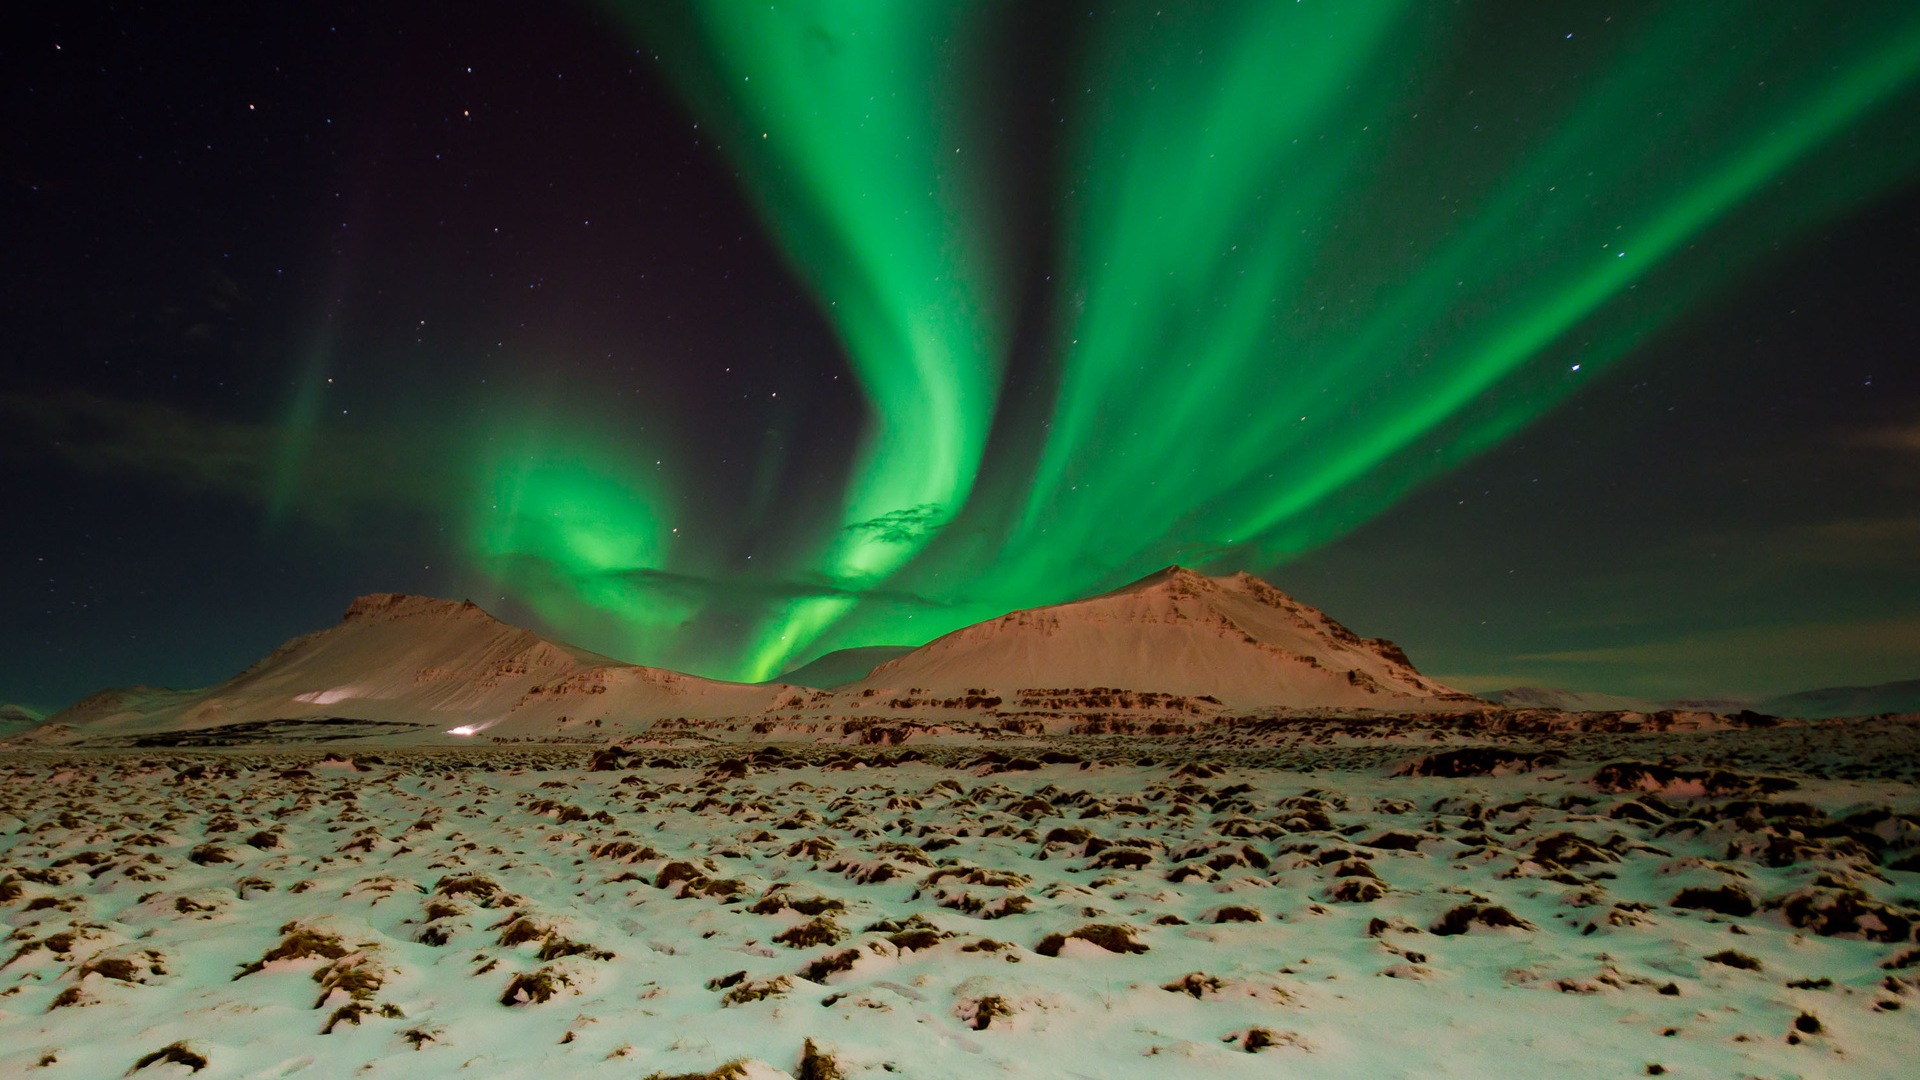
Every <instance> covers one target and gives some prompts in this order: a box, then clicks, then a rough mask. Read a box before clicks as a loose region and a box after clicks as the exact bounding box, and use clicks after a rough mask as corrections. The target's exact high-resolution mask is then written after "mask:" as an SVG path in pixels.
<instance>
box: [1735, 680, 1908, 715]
mask: <svg viewBox="0 0 1920 1080" xmlns="http://www.w3.org/2000/svg"><path fill="white" fill-rule="evenodd" d="M1753 708H1754V711H1756V712H1763V713H1767V714H1769V715H1772V716H1793V717H1799V718H1802V719H1808V720H1817V719H1826V718H1829V717H1835V716H1876V715H1878V714H1880V713H1920V679H1907V680H1904V681H1902V682H1890V683H1880V684H1879V685H1877V686H1829V687H1826V688H1824V689H1820V690H1802V691H1800V692H1799V693H1796V694H1782V695H1780V696H1779V697H1771V698H1767V699H1766V700H1765V701H1762V702H1760V703H1759V704H1758V705H1755V706H1754V707H1753Z"/></svg>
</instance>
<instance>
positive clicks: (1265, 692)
mask: <svg viewBox="0 0 1920 1080" xmlns="http://www.w3.org/2000/svg"><path fill="white" fill-rule="evenodd" d="M1091 688H1113V689H1117V690H1127V691H1151V692H1155V693H1163V694H1177V695H1184V696H1189V697H1193V698H1202V697H1210V698H1212V699H1214V700H1217V701H1218V702H1219V703H1220V705H1222V706H1224V707H1225V708H1227V709H1232V710H1258V709H1269V708H1291V709H1316V708H1370V709H1417V708H1422V707H1426V706H1428V705H1433V704H1439V703H1443V702H1444V703H1448V704H1452V705H1457V704H1461V703H1471V702H1473V701H1474V700H1476V699H1474V698H1473V697H1472V695H1469V694H1465V693H1462V692H1460V691H1457V690H1454V689H1452V688H1451V687H1447V686H1443V685H1441V684H1439V683H1437V682H1435V681H1433V680H1432V679H1429V678H1427V677H1426V676H1424V675H1422V674H1420V673H1419V672H1418V671H1416V670H1414V667H1413V664H1412V663H1411V662H1410V661H1408V659H1407V657H1406V654H1405V653H1403V652H1402V651H1401V650H1400V647H1399V646H1397V645H1395V644H1394V643H1393V642H1391V641H1387V640H1385V639H1383V638H1362V637H1360V636H1359V635H1358V634H1355V633H1354V632H1353V631H1351V630H1348V629H1347V628H1346V627H1344V626H1342V625H1340V624H1339V623H1338V622H1335V621H1334V620H1333V619H1331V618H1329V617H1328V616H1327V615H1326V614H1324V613H1322V612H1320V611H1318V610H1316V609H1314V608H1312V607H1309V606H1307V605H1306V604H1302V603H1300V602H1299V601H1297V600H1294V599H1293V598H1291V597H1289V596H1287V595H1286V594H1285V593H1282V592H1281V591H1280V590H1278V589H1276V588H1274V587H1273V586H1271V585H1269V584H1267V583H1266V582H1264V581H1261V580H1260V579H1259V578H1256V577H1253V576H1252V575H1250V574H1246V573H1239V574H1234V575H1232V576H1229V577H1208V576H1206V575H1203V574H1200V573H1197V572H1195V571H1192V570H1188V569H1185V568H1182V567H1178V566H1170V567H1168V568H1166V569H1164V570H1161V571H1159V572H1157V573H1154V574H1151V575H1148V576H1147V577H1144V578H1141V579H1140V580H1139V581H1136V582H1134V583H1133V584H1131V585H1127V586H1125V587H1123V588H1120V589H1116V590H1114V591H1113V592H1110V593H1106V594H1103V595H1101V596H1095V597H1092V598H1090V599H1086V600H1078V601H1074V602H1071V603H1065V604H1055V605H1051V606H1048V607H1039V608H1031V609H1028V610H1024V611H1015V612H1012V613H1011V614H1007V615H1003V616H1001V617H1000V618H997V619H991V620H989V621H987V622H982V623H976V624H974V625H972V626H968V627H965V628H963V629H960V630H955V631H954V632H952V633H950V634H947V635H946V636H944V637H941V638H937V639H935V640H934V641H931V642H929V643H927V644H926V645H923V646H921V647H920V648H918V649H915V650H914V651H912V652H910V653H908V654H906V655H905V656H902V657H899V658H898V659H895V660H891V661H888V662H887V663H885V664H882V665H880V666H879V667H878V668H876V669H874V671H873V672H872V673H871V674H870V675H868V676H867V677H866V678H865V679H862V680H860V681H859V682H856V683H854V684H852V685H851V686H849V687H846V688H845V689H843V690H842V691H841V694H842V696H849V695H851V696H854V697H867V698H872V697H878V696H882V695H908V696H909V697H911V698H914V699H929V698H942V699H955V698H958V699H961V700H965V699H967V698H969V697H972V698H980V697H991V696H998V697H1001V698H1003V699H1005V700H1007V701H1012V700H1013V699H1014V698H1016V697H1026V698H1033V697H1035V695H1033V694H1031V693H1026V694H1023V693H1022V692H1023V691H1033V690H1067V689H1074V690H1085V689H1091Z"/></svg>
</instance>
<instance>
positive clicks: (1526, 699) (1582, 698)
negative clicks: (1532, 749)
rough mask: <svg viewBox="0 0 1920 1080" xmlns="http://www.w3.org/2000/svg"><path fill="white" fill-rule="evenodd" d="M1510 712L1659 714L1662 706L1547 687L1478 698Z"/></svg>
mask: <svg viewBox="0 0 1920 1080" xmlns="http://www.w3.org/2000/svg"><path fill="white" fill-rule="evenodd" d="M1480 696H1481V697H1483V698H1486V699H1487V700H1488V701H1492V702H1496V703H1498V704H1501V705H1505V706H1506V707H1507V708H1509V709H1559V710H1561V711H1563V712H1658V711H1660V710H1661V709H1665V708H1670V707H1671V706H1669V705H1667V704H1666V703H1664V702H1659V701H1652V700H1649V699H1646V698H1635V697H1622V696H1621V695H1619V694H1604V693H1600V692H1599V691H1595V690H1562V689H1559V688H1558V687H1550V686H1515V687H1510V688H1508V689H1506V690H1489V691H1487V692H1486V693H1484V694H1481V695H1480Z"/></svg>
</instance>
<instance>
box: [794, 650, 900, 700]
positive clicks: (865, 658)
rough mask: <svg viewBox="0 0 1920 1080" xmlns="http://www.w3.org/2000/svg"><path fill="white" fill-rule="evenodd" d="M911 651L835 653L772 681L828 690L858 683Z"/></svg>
mask: <svg viewBox="0 0 1920 1080" xmlns="http://www.w3.org/2000/svg"><path fill="white" fill-rule="evenodd" d="M913 649H914V647H913V646H912V645H863V646H861V647H859V648H855V649H836V650H834V651H833V652H830V653H827V654H826V655H825V656H822V657H819V658H818V659H816V660H813V661H810V662H808V663H805V664H802V665H800V666H799V667H797V668H794V669H793V670H792V671H789V672H787V673H785V674H783V675H781V676H779V677H778V678H776V679H775V680H774V681H775V682H782V683H786V684H788V685H789V686H806V687H812V688H813V689H816V690H832V689H834V688H836V687H841V686H845V685H847V684H848V683H851V682H858V681H859V680H860V679H862V678H864V677H866V676H867V675H868V674H869V673H871V672H872V671H873V669H874V668H877V667H879V666H880V665H881V664H884V663H886V662H887V661H889V660H892V659H894V658H896V657H900V656H905V655H906V654H908V653H910V652H912V651H913Z"/></svg>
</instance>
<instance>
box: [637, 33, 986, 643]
mask: <svg viewBox="0 0 1920 1080" xmlns="http://www.w3.org/2000/svg"><path fill="white" fill-rule="evenodd" d="M624 10H627V11H628V12H629V13H630V14H632V16H633V17H634V18H635V19H637V20H638V21H639V22H640V23H641V25H642V26H643V27H650V28H651V29H652V30H653V32H654V34H655V36H656V37H662V36H664V37H665V38H666V39H667V40H668V41H669V42H670V43H671V45H670V47H669V48H668V49H667V50H665V52H666V59H667V60H668V62H669V64H670V67H671V68H672V70H673V71H674V73H675V74H676V76H677V78H678V80H679V82H680V84H681V86H682V88H683V90H684V91H685V92H686V94H687V95H688V97H689V98H690V99H691V100H692V101H693V102H694V103H695V104H696V105H697V106H698V107H699V109H700V111H701V114H702V116H703V117H705V118H710V119H712V120H714V121H715V122H716V123H717V124H718V126H719V128H720V131H721V133H722V139H723V142H722V149H723V151H724V152H726V153H727V154H728V155H729V156H730V157H731V158H732V159H733V160H735V161H736V162H738V163H739V164H740V166H741V168H742V170H743V175H744V178H745V179H746V181H747V185H748V189H749V191H750V192H751V194H752V195H753V197H754V198H755V199H756V200H757V201H758V203H759V205H760V208H761V210H762V212H763V214H764V215H765V217H766V218H767V220H768V221H769V222H770V224H771V225H772V227H773V229H774V231H775V233H776V234H777V235H778V237H779V239H780V241H781V243H782V245H783V246H784V248H785V250H786V254H787V256H788V258H789V260H790V261H791V262H792V264H793V266H794V267H795V269H796V270H797V271H798V272H799V273H800V274H801V275H802V276H804V277H805V278H806V279H807V280H808V281H809V282H810V283H811V284H812V286H813V289H814V292H815V295H816V296H817V297H818V299H819V300H820V302H821V304H822V306H823V307H824V308H825V309H826V311H827V313H828V315H829V316H830V318H831V319H832V320H833V324H834V326H835V328H836V330H837V331H838V333H839V335H840V338H841V341H842V344H843V345H844V347H845V350H846V354H847V356H848V358H849V360H850V362H851V364H852V366H853V369H854V371H855V373H856V374H857V375H858V376H859V379H860V383H861V387H862V388H863V390H864V391H865V394H866V397H867V401H868V403H869V405H870V406H871V408H872V418H873V419H872V426H871V427H870V429H869V430H868V431H867V432H866V433H865V438H864V440H863V442H862V445H861V448H860V452H859V454H858V456H857V459H856V462H855V466H854V472H853V476H852V478H851V481H850V483H849V485H848V488H847V491H846V496H845V503H844V506H843V509H842V513H841V515H840V518H841V520H840V528H839V529H838V530H836V531H835V532H834V533H833V534H832V536H831V537H830V538H828V539H826V541H825V542H824V544H823V549H822V550H821V551H820V552H819V553H818V555H817V556H816V558H815V560H814V565H813V566H811V567H809V568H807V569H808V570H809V571H810V572H811V573H813V574H815V575H817V576H820V577H823V578H825V579H826V580H828V581H829V582H831V583H833V584H834V585H836V586H840V587H848V588H854V587H861V586H865V585H870V584H873V583H875V582H877V581H879V580H880V579H882V578H884V577H886V576H887V575H889V574H891V573H892V572H894V571H895V570H897V569H898V568H899V567H900V566H902V565H903V564H905V563H906V562H907V561H908V560H910V559H911V558H912V557H913V556H914V555H915V554H916V553H917V552H919V551H920V550H921V549H922V548H923V547H924V546H925V544H926V542H927V539H928V538H929V537H930V536H931V530H930V529H919V530H900V529H887V528H872V527H868V525H869V523H873V522H876V521H879V522H885V521H887V520H890V518H889V516H890V515H901V514H923V515H925V516H927V517H928V518H929V520H930V521H932V522H937V521H939V520H943V519H944V518H946V517H947V516H950V515H951V514H952V513H954V512H956V511H957V510H958V509H959V507H960V505H961V504H962V503H963V502H964V501H965V500H966V497H967V495H968V493H969V492H970V491H971V490H972V487H973V482H974V475H975V471H976V470H977V468H978V465H979V460H980V455H981V452H982V450H983V448H984V446H985V442H986V433H987V427H988V424H989V423H990V421H991V419H992V413H993V406H994V398H995V395H996V393H997V391H998V388H999V373H1000V368H1001V364H1002V353H1003V351H1004V347H1005V343H1004V331H1003V329H1002V321H1003V317H1002V315H1001V314H1000V310H999V309H1000V302H999V298H998V296H997V294H996V290H995V282H994V280H993V278H992V276H991V273H990V271H991V270H992V265H991V264H992V262H993V252H992V251H991V250H990V245H991V241H992V234H991V232H990V230H986V229H982V228H981V227H980V224H981V222H982V220H983V219H984V218H985V215H984V214H983V213H982V212H981V210H980V209H979V208H978V206H977V205H976V203H977V201H978V196H977V194H976V191H977V187H978V185H977V183H976V181H975V179H974V178H973V176H972V174H971V171H970V170H971V169H972V168H973V164H972V162H973V160H974V159H973V158H969V157H968V156H967V152H968V147H967V146H966V145H965V140H966V135H965V130H966V126H965V124H964V122H963V120H964V118H963V117H960V116H957V115H955V109H954V105H953V103H954V102H957V101H961V100H964V87H963V85H962V84H961V82H960V76H963V75H964V74H965V72H962V71H958V70H956V63H955V59H954V57H953V56H952V55H950V54H952V53H953V52H955V51H956V50H964V48H965V46H966V41H967V38H968V34H967V32H966V31H967V23H968V22H969V16H970V14H971V11H972V5H969V4H943V3H932V2H922V0H916V2H913V3H900V4H894V3H873V2H870V0H802V2H789V3H782V4H776V5H759V4H756V5H749V4H728V3H721V4H701V5H695V6H694V7H692V8H691V12H690V15H689V19H690V20H691V22H692V23H693V24H694V30H693V33H691V34H688V33H686V32H685V27H684V26H680V27H675V26H674V25H673V24H672V23H671V21H670V20H669V19H665V18H663V17H662V16H661V15H660V14H659V13H658V12H650V11H648V10H647V9H646V8H645V7H643V6H637V5H636V6H632V7H629V8H626V9H624ZM687 38H692V39H693V40H686V39H687ZM975 150H976V151H977V150H978V147H976V148H975ZM976 157H982V158H983V159H984V155H980V154H978V153H977V152H976ZM845 607H846V604H845V603H844V602H843V601H842V600H840V599H838V598H831V597H830V598H822V599H817V600H803V601H799V602H797V603H795V604H792V605H790V606H789V607H788V608H787V610H785V611H784V612H781V613H779V614H778V615H777V616H776V618H774V619H773V620H772V621H771V622H770V623H769V624H768V625H767V626H766V627H764V628H763V630H762V632H761V634H760V641H759V642H758V643H757V644H756V645H755V646H754V647H753V648H752V651H751V652H752V655H751V657H750V659H749V662H748V665H747V666H748V669H749V673H750V675H752V676H761V677H763V676H766V675H770V674H772V673H773V672H774V671H775V670H777V669H778V668H779V666H780V665H781V664H782V663H783V662H784V661H785V660H786V659H787V658H788V657H789V656H791V655H792V653H793V652H795V651H796V650H798V649H800V648H803V647H805V646H806V645H807V644H808V643H810V642H811V641H812V640H813V639H814V638H815V637H816V636H817V635H818V634H819V633H820V631H821V630H823V629H824V628H825V627H827V626H829V625H831V624H832V622H833V621H834V620H835V619H836V618H837V617H838V615H839V614H840V613H842V612H843V611H844V610H845Z"/></svg>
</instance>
